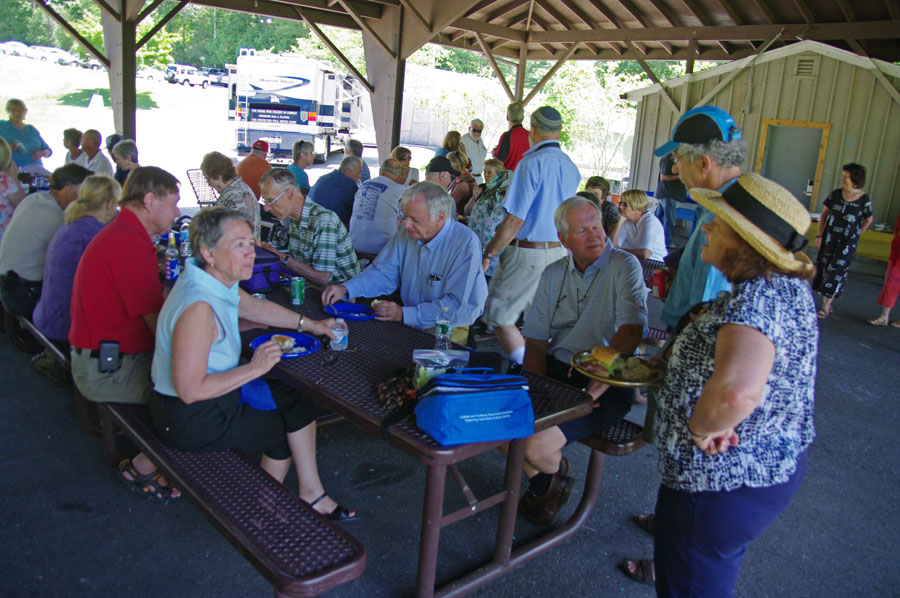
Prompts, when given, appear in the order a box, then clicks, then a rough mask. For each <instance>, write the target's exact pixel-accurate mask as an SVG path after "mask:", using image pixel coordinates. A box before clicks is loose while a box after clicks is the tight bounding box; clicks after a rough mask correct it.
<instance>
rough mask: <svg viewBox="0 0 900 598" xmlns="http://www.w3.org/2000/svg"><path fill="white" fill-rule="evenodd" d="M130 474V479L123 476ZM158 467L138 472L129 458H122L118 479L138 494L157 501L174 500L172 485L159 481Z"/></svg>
mask: <svg viewBox="0 0 900 598" xmlns="http://www.w3.org/2000/svg"><path fill="white" fill-rule="evenodd" d="M126 473H127V474H128V475H129V476H131V479H130V480H129V479H128V478H126V477H125V474H126ZM160 475H161V474H160V473H159V470H158V469H154V470H153V471H151V472H150V473H147V474H142V473H139V472H138V470H137V468H136V467H135V466H134V463H133V462H132V460H131V459H124V460H123V461H122V462H121V463H119V480H120V481H121V482H122V483H123V484H125V485H126V486H128V489H129V490H131V491H132V492H134V493H135V494H140V495H141V496H145V497H147V498H149V499H150V500H152V501H153V502H158V503H167V502H171V501H173V500H175V499H176V498H178V496H173V495H172V485H171V484H169V485H168V486H163V485H161V484H160V483H159V476H160Z"/></svg>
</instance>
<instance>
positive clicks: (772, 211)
mask: <svg viewBox="0 0 900 598" xmlns="http://www.w3.org/2000/svg"><path fill="white" fill-rule="evenodd" d="M690 194H691V199H693V200H695V201H696V202H697V203H699V204H700V205H701V206H703V207H704V208H706V209H708V210H709V211H711V212H713V213H714V214H715V215H716V216H718V217H719V218H721V219H722V220H724V221H725V222H726V223H727V224H728V225H729V226H730V227H731V228H732V229H734V231H735V232H736V233H737V234H738V235H740V236H741V238H742V239H744V240H745V241H747V243H749V244H750V246H751V247H753V248H754V249H755V250H757V251H758V252H759V253H760V254H762V256H763V257H765V258H766V259H767V260H769V261H770V262H772V263H773V264H775V265H776V266H777V267H779V268H781V269H782V270H784V271H787V272H795V271H798V270H801V269H802V268H805V267H806V266H807V265H809V264H810V263H811V262H810V261H809V258H808V257H807V256H806V254H805V253H803V252H802V250H803V248H804V247H806V243H807V239H806V236H805V235H806V231H807V229H808V228H809V225H810V217H809V212H807V211H806V208H804V207H803V205H802V204H801V203H800V202H799V201H797V198H795V197H794V196H793V195H792V194H791V192H790V191H788V190H787V189H785V188H784V187H782V186H781V185H779V184H778V183H776V182H774V181H770V180H769V179H767V178H765V177H762V176H760V175H758V174H756V173H752V172H751V173H748V174H744V175H741V177H740V178H739V179H738V180H737V181H735V182H734V184H732V185H730V186H729V187H728V188H727V189H725V191H724V192H722V193H719V192H718V191H712V190H710V189H700V188H695V189H691V191H690Z"/></svg>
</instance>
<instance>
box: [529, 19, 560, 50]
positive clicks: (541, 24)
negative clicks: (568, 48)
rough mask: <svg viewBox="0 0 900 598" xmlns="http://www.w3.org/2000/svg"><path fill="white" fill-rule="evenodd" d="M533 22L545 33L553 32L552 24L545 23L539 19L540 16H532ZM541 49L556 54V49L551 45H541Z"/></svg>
mask: <svg viewBox="0 0 900 598" xmlns="http://www.w3.org/2000/svg"><path fill="white" fill-rule="evenodd" d="M531 20H532V21H534V23H535V25H537V26H538V27H540V28H541V29H543V30H544V31H553V29H550V24H549V23H548V22H547V21H545V20H544V19H542V18H541V17H539V16H538V15H536V14H534V13H532V14H531ZM541 47H542V48H544V49H545V50H547V51H548V52H550V53H553V54H555V53H556V48H554V47H553V46H551V45H549V44H541Z"/></svg>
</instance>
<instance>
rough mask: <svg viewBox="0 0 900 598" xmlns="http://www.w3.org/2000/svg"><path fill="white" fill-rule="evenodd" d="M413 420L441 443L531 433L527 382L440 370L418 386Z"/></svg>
mask: <svg viewBox="0 0 900 598" xmlns="http://www.w3.org/2000/svg"><path fill="white" fill-rule="evenodd" d="M416 424H417V425H418V426H419V428H420V429H421V430H422V431H423V432H426V433H427V434H428V435H430V436H431V437H432V438H434V439H435V440H436V441H437V442H438V443H440V444H442V445H453V444H464V443H467V442H487V441H492V440H512V439H515V438H524V437H526V436H531V435H532V434H534V409H533V408H532V406H531V397H530V396H529V395H528V381H527V380H526V379H525V378H523V377H522V376H513V375H505V374H480V373H467V372H463V373H446V374H440V375H438V376H435V377H434V378H432V379H431V380H430V381H429V382H428V384H427V385H425V386H424V387H423V388H421V389H419V392H418V402H417V403H416Z"/></svg>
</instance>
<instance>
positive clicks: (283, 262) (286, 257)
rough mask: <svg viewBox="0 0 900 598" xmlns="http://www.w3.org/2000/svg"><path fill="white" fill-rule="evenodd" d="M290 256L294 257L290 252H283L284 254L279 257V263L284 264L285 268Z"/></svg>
mask: <svg viewBox="0 0 900 598" xmlns="http://www.w3.org/2000/svg"><path fill="white" fill-rule="evenodd" d="M292 257H294V256H292V255H291V254H290V253H285V254H284V256H283V257H282V258H281V265H282V266H284V267H285V268H287V265H288V260H289V259H291V258H292Z"/></svg>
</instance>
